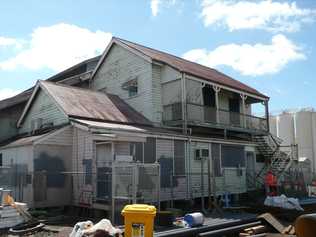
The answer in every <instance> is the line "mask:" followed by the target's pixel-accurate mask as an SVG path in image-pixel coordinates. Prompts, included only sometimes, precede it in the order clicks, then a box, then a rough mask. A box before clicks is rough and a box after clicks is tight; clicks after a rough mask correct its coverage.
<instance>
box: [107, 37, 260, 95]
mask: <svg viewBox="0 0 316 237" xmlns="http://www.w3.org/2000/svg"><path fill="white" fill-rule="evenodd" d="M113 38H114V39H117V40H119V41H120V42H122V43H123V44H125V45H127V46H129V47H132V48H133V49H134V50H137V51H139V52H141V53H142V54H145V55H146V56H148V57H150V58H152V57H151V56H150V55H148V54H146V52H143V51H141V50H139V49H137V48H135V47H133V46H132V45H129V44H128V43H131V44H135V45H137V46H140V47H143V48H146V49H149V50H153V51H156V52H159V53H163V54H167V55H169V56H171V57H175V58H177V59H179V60H181V61H184V62H187V63H191V64H195V65H198V66H200V67H203V68H205V69H207V70H211V71H215V72H217V73H218V74H220V75H222V76H225V77H227V78H229V79H230V80H234V81H237V82H238V83H240V84H243V85H245V86H248V85H247V84H245V83H243V82H241V81H240V80H237V79H234V78H232V77H231V76H229V75H226V74H224V73H223V72H220V71H218V70H217V69H215V68H211V67H208V66H205V65H203V64H200V63H197V62H193V61H190V60H188V59H185V58H182V57H180V56H177V55H174V54H171V53H168V52H165V51H161V50H158V49H154V48H151V47H148V46H145V45H141V44H139V43H135V42H132V41H129V40H125V39H122V38H119V37H113ZM124 41H125V42H124ZM157 61H158V60H157ZM177 69H178V70H180V71H184V70H183V69H180V68H177ZM187 73H190V72H187ZM248 87H249V86H248ZM251 88H252V87H251ZM252 89H254V90H255V91H257V92H258V93H260V92H259V91H258V90H257V89H255V88H252ZM260 94H262V93H260Z"/></svg>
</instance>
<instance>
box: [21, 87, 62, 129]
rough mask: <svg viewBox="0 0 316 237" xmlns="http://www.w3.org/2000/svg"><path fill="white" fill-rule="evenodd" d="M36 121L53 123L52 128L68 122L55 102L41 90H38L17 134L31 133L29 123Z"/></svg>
mask: <svg viewBox="0 0 316 237" xmlns="http://www.w3.org/2000/svg"><path fill="white" fill-rule="evenodd" d="M36 119H43V123H42V124H46V123H53V124H54V126H57V125H61V124H65V123H67V122H68V118H67V117H66V116H65V115H64V114H63V112H62V111H61V110H60V109H59V108H58V107H57V105H56V103H55V101H53V99H51V97H49V96H48V95H47V94H46V93H45V92H43V91H42V90H39V92H38V95H37V96H36V98H35V100H34V102H33V104H32V105H31V107H30V110H29V111H28V113H27V115H26V117H25V118H24V122H23V124H22V127H21V128H20V129H19V133H26V132H31V121H32V120H36Z"/></svg>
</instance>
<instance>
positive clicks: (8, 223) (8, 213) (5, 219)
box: [0, 203, 26, 229]
mask: <svg viewBox="0 0 316 237" xmlns="http://www.w3.org/2000/svg"><path fill="white" fill-rule="evenodd" d="M18 205H20V207H21V208H23V209H25V208H26V204H24V203H23V204H18ZM24 221H25V220H24V218H23V216H22V215H21V214H20V213H19V212H18V211H17V209H16V208H14V207H12V206H9V205H3V206H0V229H3V228H10V227H13V226H16V225H18V224H21V223H23V222H24Z"/></svg>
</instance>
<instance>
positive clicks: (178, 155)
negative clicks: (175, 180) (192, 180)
mask: <svg viewBox="0 0 316 237" xmlns="http://www.w3.org/2000/svg"><path fill="white" fill-rule="evenodd" d="M174 174H175V175H185V144H184V141H178V140H175V141H174Z"/></svg>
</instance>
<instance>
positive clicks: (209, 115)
mask: <svg viewBox="0 0 316 237" xmlns="http://www.w3.org/2000/svg"><path fill="white" fill-rule="evenodd" d="M202 93H203V105H204V121H205V122H207V123H215V122H216V108H215V107H216V101H215V91H214V90H213V88H212V87H211V86H210V85H205V86H204V87H203V89H202Z"/></svg>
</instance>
